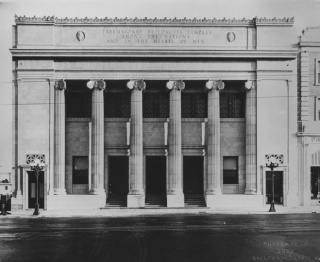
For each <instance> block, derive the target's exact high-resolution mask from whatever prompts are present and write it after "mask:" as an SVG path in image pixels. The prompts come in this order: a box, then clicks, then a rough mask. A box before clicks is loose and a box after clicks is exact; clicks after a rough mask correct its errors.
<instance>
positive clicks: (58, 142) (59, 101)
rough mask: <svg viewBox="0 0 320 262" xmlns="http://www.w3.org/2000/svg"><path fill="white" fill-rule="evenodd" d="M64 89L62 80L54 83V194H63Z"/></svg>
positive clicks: (64, 191) (64, 85) (64, 146)
mask: <svg viewBox="0 0 320 262" xmlns="http://www.w3.org/2000/svg"><path fill="white" fill-rule="evenodd" d="M65 89H66V83H65V82H64V81H63V80H59V81H56V82H55V85H54V96H55V103H54V178H53V191H54V194H55V195H65V194H66V186H65V152H66V150H65V148H66V143H65V134H66V128H65V114H66V110H65Z"/></svg>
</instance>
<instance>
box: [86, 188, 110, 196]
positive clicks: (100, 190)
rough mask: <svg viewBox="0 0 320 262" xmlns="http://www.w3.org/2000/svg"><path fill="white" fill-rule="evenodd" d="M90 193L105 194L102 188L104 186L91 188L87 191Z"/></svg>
mask: <svg viewBox="0 0 320 262" xmlns="http://www.w3.org/2000/svg"><path fill="white" fill-rule="evenodd" d="M89 194H90V195H105V194H106V191H105V190H104V188H92V189H90V191H89Z"/></svg>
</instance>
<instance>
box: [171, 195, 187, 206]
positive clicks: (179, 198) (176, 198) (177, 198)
mask: <svg viewBox="0 0 320 262" xmlns="http://www.w3.org/2000/svg"><path fill="white" fill-rule="evenodd" d="M167 207H184V194H177V195H167Z"/></svg>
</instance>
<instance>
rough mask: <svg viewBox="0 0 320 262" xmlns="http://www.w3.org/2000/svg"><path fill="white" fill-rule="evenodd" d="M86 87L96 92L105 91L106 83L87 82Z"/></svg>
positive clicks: (102, 81)
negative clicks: (96, 90)
mask: <svg viewBox="0 0 320 262" xmlns="http://www.w3.org/2000/svg"><path fill="white" fill-rule="evenodd" d="M87 87H88V88H89V89H94V88H96V89H98V90H105V89H106V82H105V81H104V80H103V79H101V80H90V81H89V82H87Z"/></svg>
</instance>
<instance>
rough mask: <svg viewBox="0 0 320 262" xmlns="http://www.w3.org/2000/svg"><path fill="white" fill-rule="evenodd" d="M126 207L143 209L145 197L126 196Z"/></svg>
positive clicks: (142, 195)
mask: <svg viewBox="0 0 320 262" xmlns="http://www.w3.org/2000/svg"><path fill="white" fill-rule="evenodd" d="M127 207H135V208H140V207H145V195H144V194H141V195H130V194H129V195H127Z"/></svg>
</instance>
